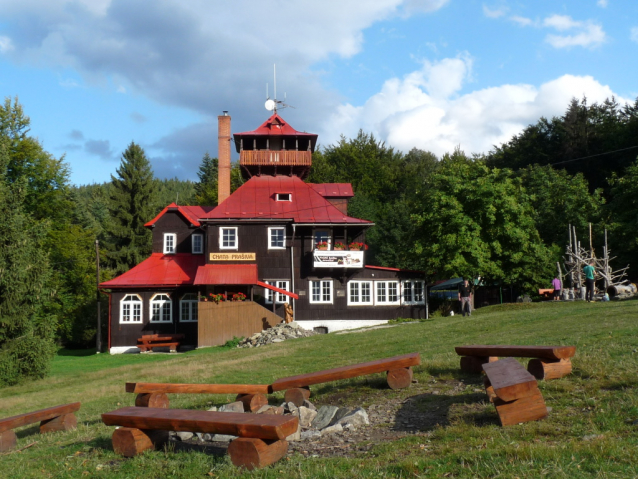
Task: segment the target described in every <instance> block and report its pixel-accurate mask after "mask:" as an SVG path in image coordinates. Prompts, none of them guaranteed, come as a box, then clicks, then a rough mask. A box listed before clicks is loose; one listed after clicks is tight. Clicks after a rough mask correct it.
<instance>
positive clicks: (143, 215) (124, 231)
mask: <svg viewBox="0 0 638 479" xmlns="http://www.w3.org/2000/svg"><path fill="white" fill-rule="evenodd" d="M116 171H117V177H115V176H113V175H111V184H112V185H113V188H112V189H111V198H110V205H109V210H110V213H111V217H112V221H111V224H110V231H109V238H108V240H107V241H108V243H109V245H108V252H107V262H108V263H109V264H110V266H111V268H113V269H114V270H115V271H116V273H123V272H125V271H128V270H129V269H130V268H132V267H133V266H135V265H136V264H138V263H140V262H141V261H142V260H144V259H146V258H147V257H148V256H149V255H150V253H151V249H152V246H151V232H150V231H149V230H148V229H146V228H145V227H144V224H145V223H146V222H148V221H150V220H151V219H153V216H154V214H155V212H156V208H157V201H156V199H155V191H154V189H153V170H152V169H151V164H150V162H149V161H148V159H147V158H146V154H145V153H144V150H143V149H142V147H140V146H139V145H137V144H136V143H134V142H131V144H130V145H129V146H128V148H127V149H126V151H125V152H124V153H123V154H122V161H121V163H120V166H119V168H118V169H117V170H116Z"/></svg>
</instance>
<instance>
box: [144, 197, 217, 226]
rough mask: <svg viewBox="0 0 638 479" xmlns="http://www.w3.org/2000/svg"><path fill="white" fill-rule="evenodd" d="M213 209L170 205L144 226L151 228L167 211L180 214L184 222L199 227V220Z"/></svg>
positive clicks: (209, 207) (210, 207)
mask: <svg viewBox="0 0 638 479" xmlns="http://www.w3.org/2000/svg"><path fill="white" fill-rule="evenodd" d="M212 209H213V206H178V205H176V204H175V203H171V204H170V205H168V206H167V207H166V208H164V209H163V210H162V211H161V212H160V213H159V214H158V215H157V216H156V217H155V218H153V219H152V220H151V221H149V222H148V223H146V224H145V225H144V226H146V227H148V226H153V225H154V224H155V223H156V222H157V220H159V219H160V218H161V217H162V216H164V215H165V214H166V212H167V211H169V210H172V211H177V212H178V213H179V214H181V215H182V216H183V217H184V219H185V220H186V221H188V222H189V223H190V224H192V225H193V226H201V225H200V223H199V221H198V220H199V218H202V217H204V216H205V215H206V214H208V213H209V212H210V211H211V210H212Z"/></svg>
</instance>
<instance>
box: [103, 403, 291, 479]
mask: <svg viewBox="0 0 638 479" xmlns="http://www.w3.org/2000/svg"><path fill="white" fill-rule="evenodd" d="M102 422H104V424H106V425H107V426H122V427H120V428H119V429H116V430H115V431H114V432H113V436H112V441H113V449H114V451H115V452H116V453H118V454H121V455H123V456H126V457H133V456H135V455H137V454H140V453H141V452H143V451H145V450H147V449H155V448H157V447H160V446H161V445H163V444H164V443H166V441H168V431H188V432H201V433H209V434H228V435H232V436H239V437H238V438H237V439H234V440H233V441H232V442H231V443H230V445H229V446H228V454H229V455H230V459H231V461H232V462H233V464H235V465H236V466H242V467H245V468H246V469H249V470H252V469H254V468H257V467H264V466H268V465H269V464H272V463H274V462H276V461H278V460H279V459H281V458H282V457H283V455H284V454H286V451H287V450H288V442H287V441H286V440H285V439H286V437H288V436H290V435H291V434H293V433H295V432H297V428H298V424H299V419H298V418H297V416H294V415H292V416H278V415H274V414H244V413H232V412H213V411H191V410H187V409H162V408H148V407H146V408H141V407H125V408H122V409H118V410H116V411H112V412H109V413H105V414H102Z"/></svg>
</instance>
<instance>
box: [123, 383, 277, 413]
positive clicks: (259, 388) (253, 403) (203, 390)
mask: <svg viewBox="0 0 638 479" xmlns="http://www.w3.org/2000/svg"><path fill="white" fill-rule="evenodd" d="M126 392H127V393H136V394H137V396H136V397H135V405H136V406H137V407H159V408H168V406H169V400H168V396H167V394H237V398H236V400H237V401H241V402H243V403H244V411H251V412H255V411H257V410H258V409H259V408H261V407H262V406H265V405H266V404H268V398H266V394H270V393H272V388H271V387H270V386H268V385H261V384H175V383H126Z"/></svg>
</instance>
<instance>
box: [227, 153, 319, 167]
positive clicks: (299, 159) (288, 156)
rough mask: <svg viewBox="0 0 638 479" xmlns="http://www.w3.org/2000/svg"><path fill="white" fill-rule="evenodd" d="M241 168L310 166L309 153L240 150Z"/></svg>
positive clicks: (310, 155)
mask: <svg viewBox="0 0 638 479" xmlns="http://www.w3.org/2000/svg"><path fill="white" fill-rule="evenodd" d="M239 164H240V165H241V166H303V167H310V166H311V165H312V152H311V151H296V150H241V151H240V153H239Z"/></svg>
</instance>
